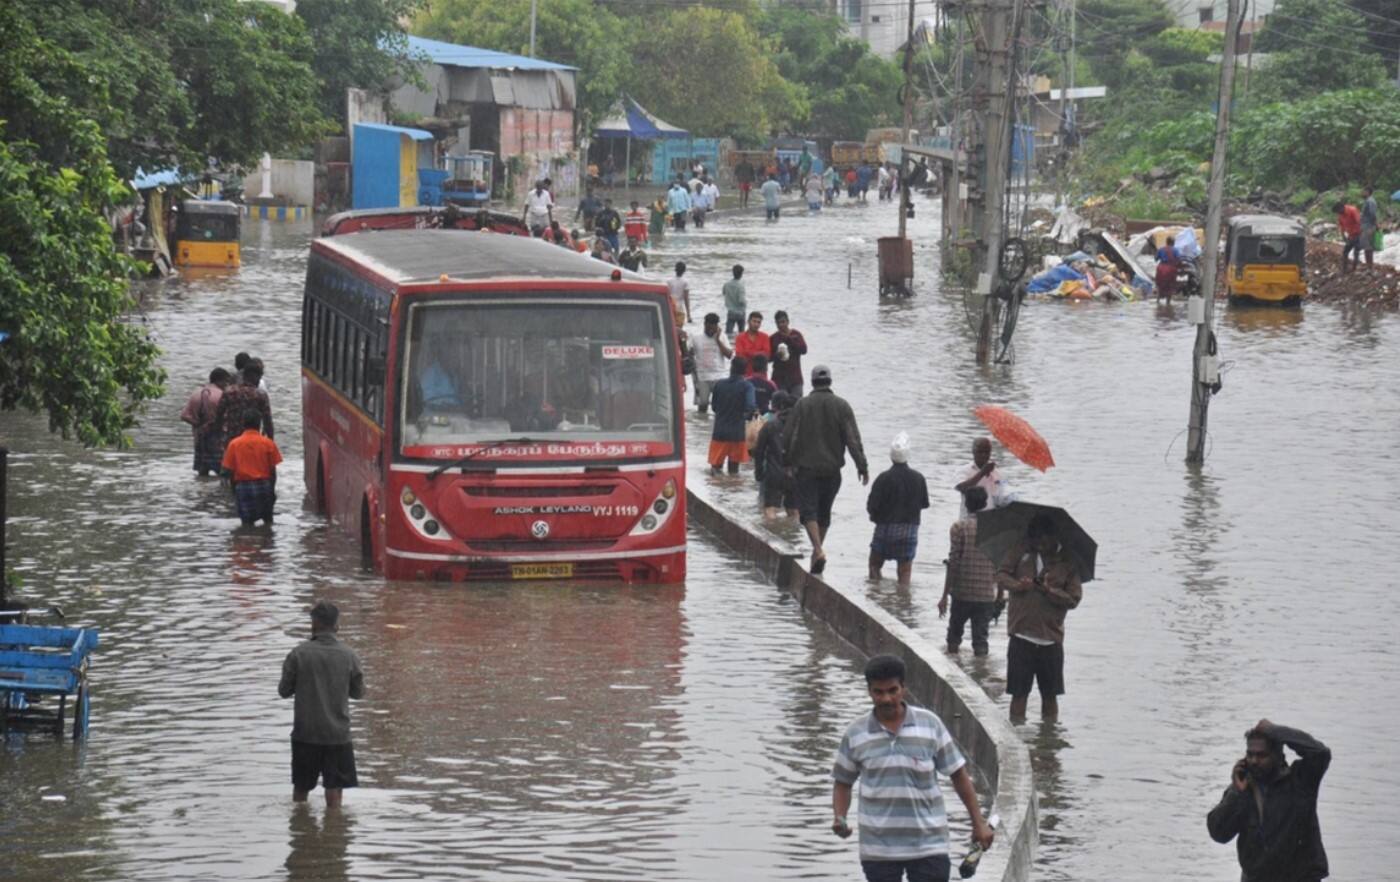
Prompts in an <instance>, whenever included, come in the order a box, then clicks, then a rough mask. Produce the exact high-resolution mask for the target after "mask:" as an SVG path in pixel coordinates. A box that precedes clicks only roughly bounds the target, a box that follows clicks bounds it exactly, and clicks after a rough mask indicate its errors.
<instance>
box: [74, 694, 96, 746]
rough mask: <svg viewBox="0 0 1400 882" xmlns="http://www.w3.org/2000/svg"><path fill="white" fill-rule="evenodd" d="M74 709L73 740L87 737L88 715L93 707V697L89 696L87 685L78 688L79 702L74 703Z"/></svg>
mask: <svg viewBox="0 0 1400 882" xmlns="http://www.w3.org/2000/svg"><path fill="white" fill-rule="evenodd" d="M74 705H75V706H74V709H73V740H74V741H77V740H78V739H79V738H84V737H86V736H87V731H88V714H89V712H90V709H91V705H92V696H91V695H89V694H88V687H87V684H86V683H84V684H83V685H81V686H79V687H78V700H77V701H76V702H74Z"/></svg>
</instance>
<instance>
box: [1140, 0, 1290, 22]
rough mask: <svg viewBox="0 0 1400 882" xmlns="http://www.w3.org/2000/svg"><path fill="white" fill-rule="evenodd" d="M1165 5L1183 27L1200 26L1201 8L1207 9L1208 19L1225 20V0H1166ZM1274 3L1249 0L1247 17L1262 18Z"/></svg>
mask: <svg viewBox="0 0 1400 882" xmlns="http://www.w3.org/2000/svg"><path fill="white" fill-rule="evenodd" d="M1167 5H1168V6H1169V7H1170V8H1171V9H1172V10H1173V11H1174V12H1175V13H1176V21H1177V24H1179V25H1180V26H1181V27H1183V28H1198V27H1200V26H1201V24H1202V20H1201V11H1202V10H1207V11H1208V14H1209V16H1210V20H1214V21H1224V20H1225V6H1226V0H1167ZM1275 5H1276V3H1275V0H1251V2H1250V4H1249V9H1248V10H1247V11H1246V14H1247V15H1248V17H1249V18H1255V19H1262V18H1264V16H1266V15H1268V14H1269V13H1271V12H1273V11H1274V6H1275Z"/></svg>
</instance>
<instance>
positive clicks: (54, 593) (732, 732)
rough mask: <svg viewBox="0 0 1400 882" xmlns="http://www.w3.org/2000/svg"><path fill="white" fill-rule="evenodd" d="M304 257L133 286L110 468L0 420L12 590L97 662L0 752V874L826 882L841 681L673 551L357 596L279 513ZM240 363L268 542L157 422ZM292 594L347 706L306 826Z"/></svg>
mask: <svg viewBox="0 0 1400 882" xmlns="http://www.w3.org/2000/svg"><path fill="white" fill-rule="evenodd" d="M310 233H311V228H310V225H309V224H302V225H286V226H282V225H277V224H273V223H271V222H253V223H251V224H249V226H248V228H247V229H246V230H245V235H244V246H245V247H244V259H245V265H244V266H243V268H242V269H241V270H239V271H238V272H236V273H209V274H204V275H191V276H190V277H189V278H187V279H184V280H181V281H176V282H172V283H168V284H163V285H159V286H156V287H155V288H154V289H153V290H152V292H151V293H150V296H149V298H148V299H147V302H146V315H147V316H148V318H149V321H150V323H151V327H152V328H153V330H154V333H155V334H156V337H157V339H158V340H159V342H160V344H161V346H162V347H163V348H164V350H165V356H164V359H163V361H164V364H165V366H166V368H167V370H169V372H170V389H171V394H170V396H169V397H168V398H167V399H166V400H164V401H161V402H157V403H156V404H154V405H152V407H151V408H150V411H149V412H148V414H147V416H146V418H145V421H144V425H143V426H142V427H141V428H140V429H139V430H138V431H137V432H136V434H135V441H136V445H135V447H134V449H132V450H129V451H121V452H116V451H84V450H82V449H79V448H77V447H75V446H73V445H68V444H64V443H62V442H60V441H59V440H58V439H56V438H54V437H52V436H50V435H49V434H48V432H47V428H46V423H45V421H44V420H42V419H39V418H31V417H25V416H18V415H14V414H5V415H4V417H3V421H0V443H4V444H5V445H7V446H9V447H10V449H11V450H12V451H13V453H12V456H11V460H10V516H11V522H10V537H9V538H10V549H11V555H10V561H11V564H12V565H13V566H14V568H15V569H16V570H18V572H19V573H20V574H21V575H22V576H23V578H24V580H25V587H24V589H23V591H22V593H23V594H24V595H25V596H26V597H28V598H29V599H30V600H31V601H32V602H34V603H35V604H36V605H37V604H57V605H59V606H61V607H62V608H63V609H64V610H65V611H66V612H67V614H68V617H69V621H70V622H71V623H74V624H85V625H96V626H98V627H99V628H100V629H101V639H102V645H101V647H100V648H99V649H98V651H97V652H96V653H95V655H94V658H93V667H92V672H91V679H92V682H93V684H94V689H95V695H94V700H93V708H92V720H93V725H92V732H91V735H90V737H89V738H88V739H87V740H86V741H85V742H84V743H81V744H78V745H76V746H75V745H74V744H73V742H72V741H70V740H64V741H55V740H54V739H52V738H51V737H49V736H45V735H40V734H30V735H28V736H25V735H19V734H12V735H11V736H10V737H9V738H8V739H6V740H5V741H4V742H3V744H0V878H5V879H23V880H70V879H71V880H77V879H103V880H159V879H170V880H189V879H238V880H244V879H274V880H281V879H289V880H292V879H296V880H301V879H305V880H313V879H314V880H335V879H356V880H360V879H390V878H421V879H441V878H464V879H558V878H570V879H598V880H603V879H615V880H634V879H662V880H717V879H730V878H734V875H735V872H736V868H744V872H745V873H751V874H752V876H751V877H752V878H764V879H798V878H801V879H833V880H834V879H844V878H848V877H849V876H850V875H851V873H852V871H853V869H854V868H855V867H856V866H857V865H856V860H857V858H856V849H855V843H854V841H849V842H841V841H839V840H837V839H836V838H835V837H833V836H832V835H831V833H830V831H829V827H828V825H829V824H830V809H829V805H830V777H829V775H830V765H831V757H832V753H833V752H834V750H835V747H836V743H837V741H838V740H839V737H840V732H841V730H842V728H843V727H844V725H845V724H846V722H848V721H849V720H850V719H851V718H853V717H854V716H856V715H857V714H859V713H861V712H863V711H864V710H865V709H866V708H867V707H868V704H869V699H868V698H867V697H866V696H865V693H864V688H863V682H862V681H861V679H860V676H859V669H860V659H859V658H858V657H857V656H856V654H855V653H854V652H852V651H851V650H850V649H849V648H848V647H846V646H845V645H844V644H842V643H841V642H840V641H838V640H837V639H835V638H834V637H833V636H831V635H830V634H829V633H828V632H827V631H826V630H825V629H824V628H823V627H822V626H821V625H820V624H819V623H812V622H810V621H808V620H807V619H806V618H804V616H803V615H802V614H801V612H800V611H799V610H797V609H796V608H795V607H794V605H793V604H792V603H791V602H790V601H789V600H788V599H787V598H786V595H783V594H781V593H779V592H778V591H776V590H775V589H774V588H773V587H772V586H771V585H769V584H767V583H766V582H764V581H763V580H762V579H761V578H759V576H758V575H757V574H756V573H755V572H753V571H752V570H750V569H748V568H746V567H745V566H744V565H742V564H741V563H739V562H737V561H736V560H735V559H734V558H733V557H732V556H730V555H729V554H727V553H726V552H725V551H723V550H721V549H720V548H719V547H717V546H716V544H715V543H713V542H712V541H710V540H708V539H707V538H706V537H705V536H703V535H700V534H694V535H692V537H691V538H692V542H691V550H690V556H689V576H690V578H689V581H688V582H687V583H686V584H685V585H682V586H672V587H663V588H657V587H653V586H645V587H638V588H627V587H619V586H594V587H589V586H578V585H568V584H538V585H505V586H473V587H470V588H468V587H466V586H462V585H450V586H448V585H437V584H419V583H399V584H385V583H384V582H383V581H382V580H381V579H379V578H377V577H373V576H368V575H365V574H363V573H362V572H360V570H359V554H358V548H357V547H356V546H355V545H354V544H353V543H351V542H349V541H348V540H346V539H344V538H342V536H341V534H340V533H339V532H338V531H337V530H334V529H331V528H329V527H327V526H326V524H325V523H324V521H323V520H322V519H321V518H320V517H318V516H315V515H311V514H308V513H305V512H303V511H302V510H301V507H300V505H299V504H298V500H299V499H300V497H301V494H302V490H301V487H300V475H301V441H300V432H301V419H300V404H301V402H300V395H299V392H298V380H297V377H298V370H299V366H298V363H297V353H298V339H299V312H300V299H301V294H300V290H301V285H302V277H303V275H304V271H305V249H306V242H307V239H308V237H309V236H310ZM243 349H246V350H249V351H252V352H254V353H255V354H257V355H259V356H261V357H262V358H263V359H264V361H265V362H266V363H267V367H268V378H269V382H270V383H271V386H272V389H271V394H272V403H273V408H274V412H275V416H276V420H277V426H278V429H279V431H278V433H277V439H278V441H279V443H280V444H281V446H282V449H283V451H284V454H285V456H286V462H285V464H284V465H283V466H282V469H283V475H284V480H285V481H286V489H284V491H283V494H282V499H281V502H280V504H279V510H278V522H277V525H276V529H275V531H274V532H273V533H272V534H271V535H267V534H264V533H257V532H252V533H243V532H239V531H236V530H235V529H234V528H235V527H236V525H237V519H236V517H235V516H234V515H233V512H232V509H231V506H230V503H229V500H228V498H227V496H226V495H225V494H224V493H222V492H221V491H220V489H219V487H218V485H217V483H215V482H211V481H199V480H196V479H195V478H194V477H193V474H192V472H191V471H190V463H189V460H190V450H189V440H188V430H187V428H186V427H185V426H184V424H183V423H180V422H179V420H178V418H177V414H178V413H179V410H180V408H181V406H182V405H183V400H184V396H185V395H186V394H188V391H189V390H190V389H193V388H194V387H195V386H197V384H198V383H199V382H201V381H202V378H203V376H204V375H206V374H207V372H208V371H209V369H210V368H211V367H213V366H214V365H217V364H223V365H225V366H229V367H231V361H232V357H233V355H234V353H235V352H237V351H239V350H243ZM319 597H328V598H330V599H332V600H334V601H335V602H336V603H338V604H339V605H340V607H341V609H342V627H341V632H342V638H343V639H344V640H345V641H346V642H347V643H348V644H349V645H350V646H352V647H353V648H355V649H356V650H357V651H358V652H359V654H360V656H361V659H362V661H363V665H364V669H365V672H366V683H367V691H368V694H367V696H366V699H365V700H364V701H362V702H359V703H357V704H356V705H355V706H353V708H352V718H353V722H354V735H355V742H356V745H355V746H356V753H357V756H358V760H359V767H360V779H361V787H360V788H359V789H357V790H351V791H348V792H347V798H346V808H345V810H344V812H343V813H341V814H338V815H337V814H336V813H330V814H327V813H326V811H325V809H324V806H323V803H322V802H321V797H320V795H319V794H313V797H312V801H311V804H310V806H309V808H308V807H300V808H298V807H294V806H293V804H292V802H291V792H290V790H291V788H290V782H289V780H288V779H289V771H288V762H289V754H290V750H289V744H288V731H289V728H290V722H291V703H290V702H285V701H280V700H279V699H278V698H277V696H276V683H277V679H278V675H279V673H280V666H281V661H282V658H283V656H284V655H285V653H286V652H287V651H288V650H289V649H290V648H291V647H292V646H293V645H294V644H295V642H296V641H297V640H298V639H301V638H303V637H304V636H306V631H307V617H306V610H307V609H308V607H309V605H310V604H311V603H312V601H313V599H314V598H319ZM950 796H951V795H950ZM964 835H965V834H964Z"/></svg>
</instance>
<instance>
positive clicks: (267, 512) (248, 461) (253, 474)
mask: <svg viewBox="0 0 1400 882" xmlns="http://www.w3.org/2000/svg"><path fill="white" fill-rule="evenodd" d="M261 423H262V417H261V416H260V415H259V414H258V413H257V411H252V410H249V411H244V416H243V434H241V435H239V436H238V437H237V438H234V439H233V440H232V441H230V442H229V443H228V447H226V448H224V458H223V461H222V462H221V463H220V464H219V465H220V467H221V468H222V469H223V470H224V471H226V472H228V474H229V479H230V480H231V481H232V482H233V498H234V500H235V502H236V503H237V506H238V519H239V520H240V521H242V522H243V526H245V527H251V526H254V525H255V524H257V522H258V521H262V522H263V523H265V524H267V525H268V526H271V525H272V514H273V508H274V507H275V506H276V504H277V464H278V463H280V462H281V461H282V451H280V450H278V449H277V443H276V442H275V441H273V440H272V439H271V438H268V437H267V436H266V435H263V434H262V433H261V432H259V431H258V426H259V424H261Z"/></svg>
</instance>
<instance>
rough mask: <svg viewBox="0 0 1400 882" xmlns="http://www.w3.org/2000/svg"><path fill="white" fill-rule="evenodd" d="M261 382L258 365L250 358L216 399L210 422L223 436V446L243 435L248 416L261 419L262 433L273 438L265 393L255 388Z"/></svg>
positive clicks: (256, 360)
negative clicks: (251, 414)
mask: <svg viewBox="0 0 1400 882" xmlns="http://www.w3.org/2000/svg"><path fill="white" fill-rule="evenodd" d="M261 380H262V362H261V361H259V360H258V359H256V358H255V359H253V360H252V361H250V362H248V366H247V367H246V368H244V369H243V373H242V375H241V376H240V377H239V378H238V382H236V383H230V384H229V385H228V387H227V388H225V389H224V394H223V395H221V396H220V397H219V405H218V407H217V408H216V409H215V411H214V421H215V422H216V423H217V424H218V426H219V431H220V432H221V433H222V434H223V438H224V446H225V447H227V446H228V444H229V442H230V441H232V440H233V439H234V438H236V437H238V436H239V435H240V434H242V432H243V428H244V426H243V418H244V416H245V415H247V414H248V413H250V412H251V413H256V414H258V416H259V417H261V425H262V431H263V434H264V435H266V436H267V437H269V438H272V437H274V435H273V425H272V407H271V406H270V405H269V404H268V403H267V393H266V392H263V391H262V390H261V389H259V388H258V383H259V382H261Z"/></svg>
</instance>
